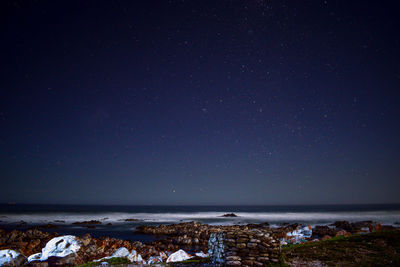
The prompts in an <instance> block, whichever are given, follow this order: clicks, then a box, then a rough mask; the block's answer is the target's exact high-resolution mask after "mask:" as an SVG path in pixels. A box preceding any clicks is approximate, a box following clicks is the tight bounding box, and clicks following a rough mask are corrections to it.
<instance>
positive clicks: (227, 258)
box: [226, 256, 242, 261]
mask: <svg viewBox="0 0 400 267" xmlns="http://www.w3.org/2000/svg"><path fill="white" fill-rule="evenodd" d="M241 260H242V258H240V257H239V256H228V257H226V261H241Z"/></svg>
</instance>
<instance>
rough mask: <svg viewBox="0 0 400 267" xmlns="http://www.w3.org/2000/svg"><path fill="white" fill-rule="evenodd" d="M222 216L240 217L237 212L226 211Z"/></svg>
mask: <svg viewBox="0 0 400 267" xmlns="http://www.w3.org/2000/svg"><path fill="white" fill-rule="evenodd" d="M221 217H238V216H237V215H236V214H235V213H226V214H224V215H222V216H221Z"/></svg>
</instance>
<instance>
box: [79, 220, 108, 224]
mask: <svg viewBox="0 0 400 267" xmlns="http://www.w3.org/2000/svg"><path fill="white" fill-rule="evenodd" d="M72 224H75V225H88V224H101V222H100V221H97V220H90V221H82V222H74V223H72Z"/></svg>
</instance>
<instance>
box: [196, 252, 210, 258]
mask: <svg viewBox="0 0 400 267" xmlns="http://www.w3.org/2000/svg"><path fill="white" fill-rule="evenodd" d="M196 256H197V257H200V258H207V257H208V254H204V252H203V251H200V252H196Z"/></svg>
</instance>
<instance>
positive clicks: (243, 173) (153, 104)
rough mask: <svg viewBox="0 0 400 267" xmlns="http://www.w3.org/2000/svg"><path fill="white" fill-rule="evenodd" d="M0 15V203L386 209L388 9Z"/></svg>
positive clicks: (109, 5) (391, 29)
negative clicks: (335, 205)
mask: <svg viewBox="0 0 400 267" xmlns="http://www.w3.org/2000/svg"><path fill="white" fill-rule="evenodd" d="M0 5H1V7H0V10H1V11H0V12H1V16H0V17H1V39H2V41H1V51H2V55H1V65H2V72H1V77H2V78H1V90H0V177H1V193H0V202H17V203H71V204H126V205H135V204H166V205H167V204H179V205H184V204H199V205H200V204H233V205H235V204H329V203H332V204H333V203H338V204H341V203H394V202H400V194H399V192H400V139H399V137H400V123H399V117H400V90H399V89H400V86H399V85H400V64H399V62H400V34H399V29H400V23H399V18H398V13H399V9H398V7H397V6H396V1H331V0H327V1H283V0H280V1H269V0H252V1H239V0H237V1H223V0H218V1H215V0H212V1H147V0H146V1H71V0H68V1H52V0H51V1H1V4H0Z"/></svg>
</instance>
